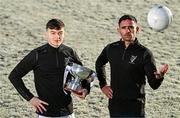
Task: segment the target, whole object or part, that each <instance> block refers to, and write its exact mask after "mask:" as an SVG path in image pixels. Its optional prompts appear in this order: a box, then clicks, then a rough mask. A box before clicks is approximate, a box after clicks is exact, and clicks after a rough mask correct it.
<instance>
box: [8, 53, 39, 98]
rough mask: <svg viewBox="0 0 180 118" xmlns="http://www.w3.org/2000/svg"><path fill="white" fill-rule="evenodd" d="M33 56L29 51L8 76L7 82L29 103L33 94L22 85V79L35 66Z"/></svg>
mask: <svg viewBox="0 0 180 118" xmlns="http://www.w3.org/2000/svg"><path fill="white" fill-rule="evenodd" d="M35 55H36V54H35V51H31V52H30V53H29V54H28V55H27V56H25V57H24V58H23V59H22V60H21V61H20V62H19V63H18V64H17V66H16V67H15V68H14V69H13V70H12V72H11V73H10V75H9V80H10V81H11V83H12V84H13V86H14V87H15V88H16V90H17V91H18V92H19V94H20V95H21V96H22V97H23V98H24V99H26V100H27V101H29V100H30V99H31V98H32V97H33V94H32V93H31V92H30V91H29V90H28V89H27V88H26V86H25V85H24V82H23V80H22V77H23V76H25V75H26V74H27V73H28V72H29V71H31V70H32V69H33V67H34V66H35V62H36V59H35Z"/></svg>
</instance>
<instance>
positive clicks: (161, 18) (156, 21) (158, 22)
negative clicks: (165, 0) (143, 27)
mask: <svg viewBox="0 0 180 118" xmlns="http://www.w3.org/2000/svg"><path fill="white" fill-rule="evenodd" d="M147 20H148V24H149V26H150V27H151V28H152V29H154V30H155V31H162V30H164V29H166V28H167V27H168V26H169V25H170V24H171V23H172V20H173V15H172V12H171V10H170V9H169V8H167V7H166V6H164V5H154V6H153V7H152V8H151V9H150V11H149V13H148V17H147Z"/></svg>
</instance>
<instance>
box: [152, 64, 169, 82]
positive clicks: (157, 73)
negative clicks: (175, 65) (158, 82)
mask: <svg viewBox="0 0 180 118" xmlns="http://www.w3.org/2000/svg"><path fill="white" fill-rule="evenodd" d="M168 68H169V65H168V64H164V65H163V67H162V68H161V69H160V71H159V72H158V71H157V72H154V74H155V76H156V79H160V78H162V77H163V76H164V74H165V73H166V72H167V70H168Z"/></svg>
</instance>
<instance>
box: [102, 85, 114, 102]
mask: <svg viewBox="0 0 180 118" xmlns="http://www.w3.org/2000/svg"><path fill="white" fill-rule="evenodd" d="M101 90H102V92H103V93H104V94H105V95H106V96H107V97H108V98H109V99H112V97H113V91H112V89H111V87H110V86H107V85H105V86H104V87H103V88H102V89H101Z"/></svg>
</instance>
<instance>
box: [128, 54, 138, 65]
mask: <svg viewBox="0 0 180 118" xmlns="http://www.w3.org/2000/svg"><path fill="white" fill-rule="evenodd" d="M136 58H137V56H134V55H131V58H130V61H129V63H130V64H135V63H134V61H135V60H136Z"/></svg>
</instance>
